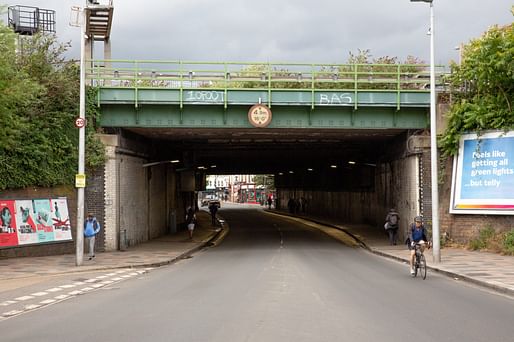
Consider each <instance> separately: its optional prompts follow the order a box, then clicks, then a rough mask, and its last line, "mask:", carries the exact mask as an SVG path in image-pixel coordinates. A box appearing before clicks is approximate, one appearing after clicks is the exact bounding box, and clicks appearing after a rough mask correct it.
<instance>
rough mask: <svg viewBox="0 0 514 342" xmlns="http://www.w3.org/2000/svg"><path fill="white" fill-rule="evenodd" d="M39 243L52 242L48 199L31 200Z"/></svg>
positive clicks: (52, 230)
mask: <svg viewBox="0 0 514 342" xmlns="http://www.w3.org/2000/svg"><path fill="white" fill-rule="evenodd" d="M32 202H33V205H34V218H35V221H36V228H37V234H38V239H39V242H49V241H54V239H55V238H54V226H53V224H52V213H51V202H50V199H35V200H32Z"/></svg>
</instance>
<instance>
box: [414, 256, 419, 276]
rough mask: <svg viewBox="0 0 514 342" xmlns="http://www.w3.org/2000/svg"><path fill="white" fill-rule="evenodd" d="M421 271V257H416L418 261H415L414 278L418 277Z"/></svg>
mask: <svg viewBox="0 0 514 342" xmlns="http://www.w3.org/2000/svg"><path fill="white" fill-rule="evenodd" d="M418 270H419V255H416V260H414V277H417V276H418Z"/></svg>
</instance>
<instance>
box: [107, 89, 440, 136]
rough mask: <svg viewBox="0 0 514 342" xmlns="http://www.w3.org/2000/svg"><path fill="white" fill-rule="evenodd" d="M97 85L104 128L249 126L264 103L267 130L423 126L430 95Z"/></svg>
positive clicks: (419, 93) (417, 127)
mask: <svg viewBox="0 0 514 342" xmlns="http://www.w3.org/2000/svg"><path fill="white" fill-rule="evenodd" d="M137 90H138V91H137V92H136V91H135V89H131V88H106V87H104V88H99V93H98V96H99V98H98V102H99V104H100V105H101V108H102V120H101V125H102V126H104V127H170V128H171V127H202V128H251V127H252V126H251V125H250V123H249V122H248V119H247V113H248V109H249V108H250V107H251V106H252V105H254V104H256V103H266V104H268V105H269V106H270V107H271V108H272V111H273V120H272V122H271V124H270V125H269V127H270V128H355V129H361V128H362V129H370V128H371V129H387V128H405V129H407V128H408V129H422V128H426V127H427V125H428V121H427V108H429V107H430V98H429V94H427V93H426V92H417V91H410V92H409V91H402V92H400V93H398V92H397V91H390V92H386V91H383V90H382V91H371V90H369V91H359V92H353V91H352V92H348V91H333V90H330V91H320V90H314V91H312V90H302V89H294V90H293V89H288V90H284V89H280V90H277V89H272V90H271V91H269V90H267V89H266V90H262V89H230V90H226V89H225V90H211V89H210V90H198V89H183V90H182V89H162V88H157V89H156V88H151V89H146V88H138V89H137Z"/></svg>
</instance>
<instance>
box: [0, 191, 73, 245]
mask: <svg viewBox="0 0 514 342" xmlns="http://www.w3.org/2000/svg"><path fill="white" fill-rule="evenodd" d="M68 240H73V237H72V235H71V224H70V216H69V212H68V202H67V199H66V197H59V198H51V199H28V200H0V248H1V247H14V246H23V245H29V244H38V243H42V242H52V241H68Z"/></svg>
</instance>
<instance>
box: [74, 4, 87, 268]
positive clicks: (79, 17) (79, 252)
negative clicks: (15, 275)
mask: <svg viewBox="0 0 514 342" xmlns="http://www.w3.org/2000/svg"><path fill="white" fill-rule="evenodd" d="M72 14H75V15H76V17H74V18H73V19H72V22H70V25H72V26H80V99H79V119H81V120H85V118H86V86H85V78H86V77H85V75H86V73H85V70H86V69H85V44H86V32H85V26H86V19H85V17H86V16H85V12H84V9H81V8H80V7H78V6H73V7H72ZM83 122H84V121H83ZM85 150H86V127H85V125H82V126H81V127H80V128H79V160H78V173H77V176H76V178H78V177H79V176H81V177H82V178H83V179H84V180H85ZM75 183H76V184H75V187H76V188H77V238H76V240H77V244H76V246H75V264H76V265H77V266H81V265H82V263H83V257H84V187H85V184H84V183H83V184H78V182H77V181H75Z"/></svg>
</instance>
